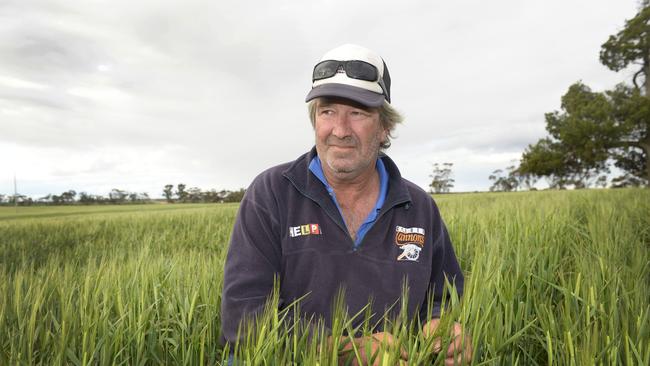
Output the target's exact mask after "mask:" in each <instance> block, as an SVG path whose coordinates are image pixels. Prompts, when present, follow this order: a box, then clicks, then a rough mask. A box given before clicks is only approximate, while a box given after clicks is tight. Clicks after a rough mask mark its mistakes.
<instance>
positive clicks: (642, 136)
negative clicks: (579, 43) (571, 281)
mask: <svg viewBox="0 0 650 366" xmlns="http://www.w3.org/2000/svg"><path fill="white" fill-rule="evenodd" d="M600 60H601V62H602V63H603V65H605V66H606V67H608V68H609V69H611V70H613V71H621V70H623V69H625V68H627V67H633V66H636V67H638V69H637V70H635V73H634V76H633V78H632V84H633V85H629V84H625V83H621V84H619V85H617V86H616V87H615V88H614V89H612V90H606V91H604V92H595V91H592V90H591V88H589V86H587V85H585V84H583V83H582V82H580V81H578V82H576V83H574V84H573V85H571V86H570V87H569V90H568V91H567V92H566V94H564V96H563V97H562V103H561V110H560V111H554V112H551V113H547V114H546V116H545V119H546V130H547V131H548V133H549V136H547V137H545V138H542V139H540V140H539V141H538V142H537V143H535V144H533V145H529V146H528V148H527V149H526V151H524V154H523V156H522V159H521V163H520V166H519V168H518V172H519V173H521V174H528V175H534V176H539V177H546V178H548V179H549V184H550V185H551V186H552V187H558V188H563V187H566V186H568V185H573V186H575V187H577V188H580V187H586V186H589V185H592V184H599V185H600V184H602V182H603V180H604V179H605V180H606V176H605V174H607V173H609V172H610V166H611V165H612V164H613V165H614V166H616V167H617V168H619V169H620V170H621V171H622V172H623V175H622V176H620V177H617V178H615V179H614V180H613V181H612V183H613V185H614V186H625V185H647V184H648V182H649V181H650V165H649V162H648V153H649V152H650V127H649V125H650V98H649V96H650V82H649V81H648V77H647V76H648V75H649V74H650V7H649V6H648V4H647V2H645V3H644V4H643V6H642V8H641V9H640V10H639V12H638V14H637V15H636V16H635V17H634V18H633V19H631V20H628V21H627V22H626V24H625V27H624V28H623V29H622V30H621V31H620V32H619V33H617V34H616V35H612V36H610V37H609V39H608V40H607V42H605V43H604V44H603V45H602V47H601V52H600ZM640 78H642V79H643V84H642V86H640V84H639V80H640Z"/></svg>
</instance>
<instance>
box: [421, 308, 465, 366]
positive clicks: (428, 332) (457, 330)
mask: <svg viewBox="0 0 650 366" xmlns="http://www.w3.org/2000/svg"><path fill="white" fill-rule="evenodd" d="M439 325H440V319H431V320H430V321H429V322H427V323H426V324H425V325H424V327H423V328H422V331H423V332H424V335H425V336H427V337H428V336H432V335H433V334H434V333H435V332H436V330H437V329H438V326H439ZM451 336H452V337H453V339H452V341H451V343H450V344H449V347H448V348H447V352H446V353H445V366H452V365H468V364H469V363H470V362H472V341H471V338H470V337H469V335H467V334H466V333H465V332H464V331H463V327H462V326H461V325H460V324H459V323H457V322H454V326H453V327H452V329H451ZM441 348H442V341H441V339H440V337H436V338H435V340H434V342H433V351H434V352H436V353H438V354H439V353H440V351H442V349H441Z"/></svg>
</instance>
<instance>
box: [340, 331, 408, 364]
mask: <svg viewBox="0 0 650 366" xmlns="http://www.w3.org/2000/svg"><path fill="white" fill-rule="evenodd" d="M342 343H343V344H345V346H344V347H343V350H342V351H341V353H340V354H339V356H340V357H339V364H340V365H344V364H345V363H346V361H347V360H349V359H350V358H352V360H353V361H352V365H353V366H370V365H372V366H384V365H385V364H386V362H388V356H387V355H386V354H385V351H387V350H390V349H391V348H393V347H398V346H397V344H396V342H395V339H394V338H393V335H392V334H390V333H388V332H379V333H373V334H372V335H370V336H367V337H360V338H355V339H354V346H353V345H352V342H350V339H349V338H346V339H345V340H343V342H342ZM354 347H356V349H357V352H358V353H359V357H360V358H361V362H359V360H358V359H357V356H356V353H355V352H354ZM399 352H400V359H399V365H400V366H401V365H407V363H406V361H407V360H408V354H407V353H406V351H404V350H403V349H400V351H399ZM373 358H374V360H373ZM371 361H372V363H370V362H371ZM390 366H393V365H392V364H391V365H390Z"/></svg>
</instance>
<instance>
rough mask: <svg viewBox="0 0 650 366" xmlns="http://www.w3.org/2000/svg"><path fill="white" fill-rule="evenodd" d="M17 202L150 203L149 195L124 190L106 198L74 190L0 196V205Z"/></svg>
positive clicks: (61, 203) (45, 203) (33, 203)
mask: <svg viewBox="0 0 650 366" xmlns="http://www.w3.org/2000/svg"><path fill="white" fill-rule="evenodd" d="M16 201H18V202H17V203H18V205H19V206H31V205H54V206H58V205H98V204H106V205H118V204H143V203H151V202H152V200H151V198H150V197H149V194H147V193H145V192H142V193H138V192H129V191H126V190H122V189H118V188H113V189H112V190H111V191H110V192H109V193H108V196H102V195H96V194H89V193H86V192H79V193H77V192H76V191H75V190H72V189H71V190H68V191H65V192H63V193H61V194H48V195H46V196H43V197H40V198H37V199H33V198H32V197H28V196H25V195H22V194H18V195H5V194H0V204H3V205H14V204H16Z"/></svg>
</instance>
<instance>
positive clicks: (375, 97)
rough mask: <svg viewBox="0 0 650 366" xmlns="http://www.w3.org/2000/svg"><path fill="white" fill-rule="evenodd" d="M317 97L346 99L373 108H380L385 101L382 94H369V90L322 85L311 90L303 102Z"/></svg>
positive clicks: (334, 84) (347, 86)
mask: <svg viewBox="0 0 650 366" xmlns="http://www.w3.org/2000/svg"><path fill="white" fill-rule="evenodd" d="M318 97H340V98H346V99H350V100H353V101H355V102H357V103H361V104H363V105H365V106H367V107H373V108H378V107H381V105H382V104H384V100H385V98H384V95H383V94H379V93H375V92H371V91H370V90H366V89H361V88H357V87H355V86H351V85H346V84H336V83H329V84H323V85H319V86H317V87H315V88H313V89H312V90H311V91H310V92H309V94H307V97H306V98H305V102H309V101H310V100H312V99H314V98H318Z"/></svg>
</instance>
